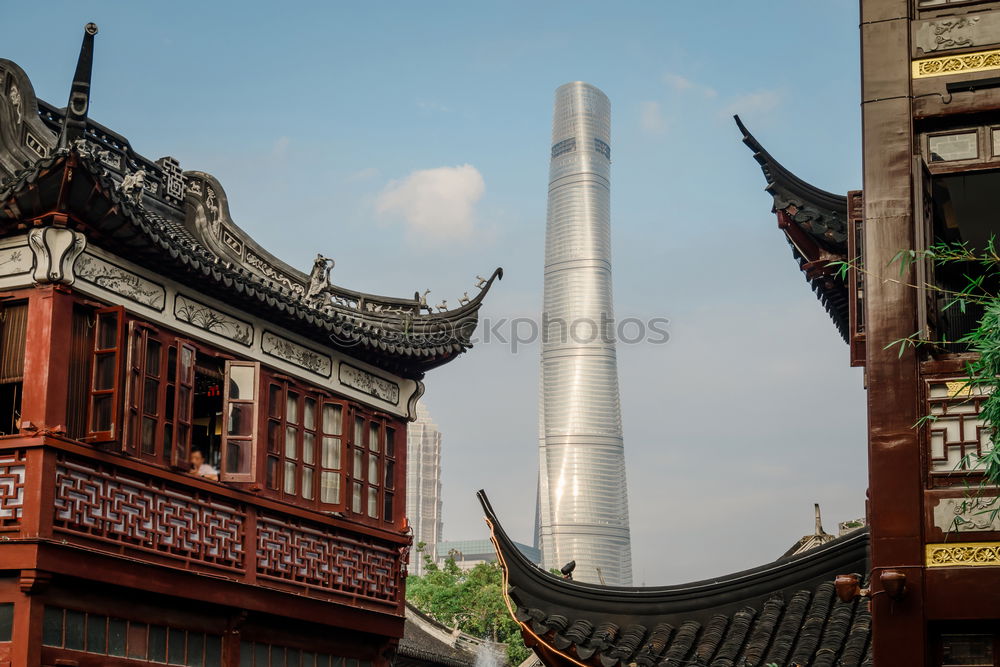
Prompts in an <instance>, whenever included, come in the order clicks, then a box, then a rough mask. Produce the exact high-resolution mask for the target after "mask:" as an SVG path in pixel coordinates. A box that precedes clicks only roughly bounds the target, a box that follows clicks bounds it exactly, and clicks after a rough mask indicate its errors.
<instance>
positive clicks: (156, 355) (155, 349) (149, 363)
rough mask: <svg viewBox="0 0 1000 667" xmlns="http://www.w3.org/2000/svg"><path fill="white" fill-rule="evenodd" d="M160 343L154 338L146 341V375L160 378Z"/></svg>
mask: <svg viewBox="0 0 1000 667" xmlns="http://www.w3.org/2000/svg"><path fill="white" fill-rule="evenodd" d="M162 347H163V346H162V345H161V344H160V341H158V340H155V339H153V338H148V339H147V340H146V375H152V376H153V377H160V354H161V353H162Z"/></svg>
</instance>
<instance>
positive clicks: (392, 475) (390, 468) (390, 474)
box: [385, 461, 396, 489]
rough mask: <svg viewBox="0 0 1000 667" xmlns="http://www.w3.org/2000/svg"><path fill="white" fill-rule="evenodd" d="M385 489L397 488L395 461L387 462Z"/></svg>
mask: <svg viewBox="0 0 1000 667" xmlns="http://www.w3.org/2000/svg"><path fill="white" fill-rule="evenodd" d="M385 488H387V489H394V488H396V463H395V461H386V462H385Z"/></svg>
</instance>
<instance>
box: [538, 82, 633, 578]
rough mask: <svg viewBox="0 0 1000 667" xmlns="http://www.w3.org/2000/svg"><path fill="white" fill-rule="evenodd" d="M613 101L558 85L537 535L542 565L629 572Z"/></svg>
mask: <svg viewBox="0 0 1000 667" xmlns="http://www.w3.org/2000/svg"><path fill="white" fill-rule="evenodd" d="M610 134H611V104H610V102H609V101H608V98H607V96H606V95H605V94H604V93H602V92H601V91H600V90H598V89H597V88H595V87H594V86H591V85H590V84H586V83H583V82H580V81H576V82H573V83H567V84H566V85H564V86H560V87H559V88H558V89H557V90H556V104H555V114H554V116H553V120H552V162H551V164H550V168H549V205H548V221H547V225H546V232H545V297H544V305H543V309H544V310H543V315H542V329H543V332H544V335H543V340H542V373H541V375H542V378H541V410H540V411H541V420H540V422H541V423H540V435H539V467H540V474H539V526H538V528H539V538H540V542H541V544H540V546H541V547H542V553H543V558H544V560H545V566H546V567H561V566H562V565H564V564H565V563H567V562H568V561H571V560H575V561H576V563H577V566H576V571H575V572H574V577H575V578H576V579H578V580H580V581H589V582H595V583H600V580H601V579H602V578H603V580H604V582H605V583H607V584H612V585H623V586H628V585H631V583H632V548H631V541H630V538H629V523H628V489H627V486H626V482H625V455H624V446H623V443H622V428H621V409H620V405H619V399H618V364H617V360H616V357H615V343H614V318H613V307H612V303H611V228H610V199H611V190H610V185H611V182H610V178H609V176H610V168H611V137H610Z"/></svg>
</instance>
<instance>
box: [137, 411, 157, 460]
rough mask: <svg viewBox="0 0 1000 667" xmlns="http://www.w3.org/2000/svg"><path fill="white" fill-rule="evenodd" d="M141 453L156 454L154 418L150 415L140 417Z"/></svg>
mask: <svg viewBox="0 0 1000 667" xmlns="http://www.w3.org/2000/svg"><path fill="white" fill-rule="evenodd" d="M141 443H142V453H143V454H156V419H155V418H152V417H143V418H142V438H141Z"/></svg>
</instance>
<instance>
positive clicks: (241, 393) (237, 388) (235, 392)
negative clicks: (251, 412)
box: [227, 364, 255, 401]
mask: <svg viewBox="0 0 1000 667" xmlns="http://www.w3.org/2000/svg"><path fill="white" fill-rule="evenodd" d="M227 366H228V367H229V398H230V399H232V400H242V401H252V400H254V378H255V373H254V368H253V366H243V365H240V366H236V365H232V366H229V364H227Z"/></svg>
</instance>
